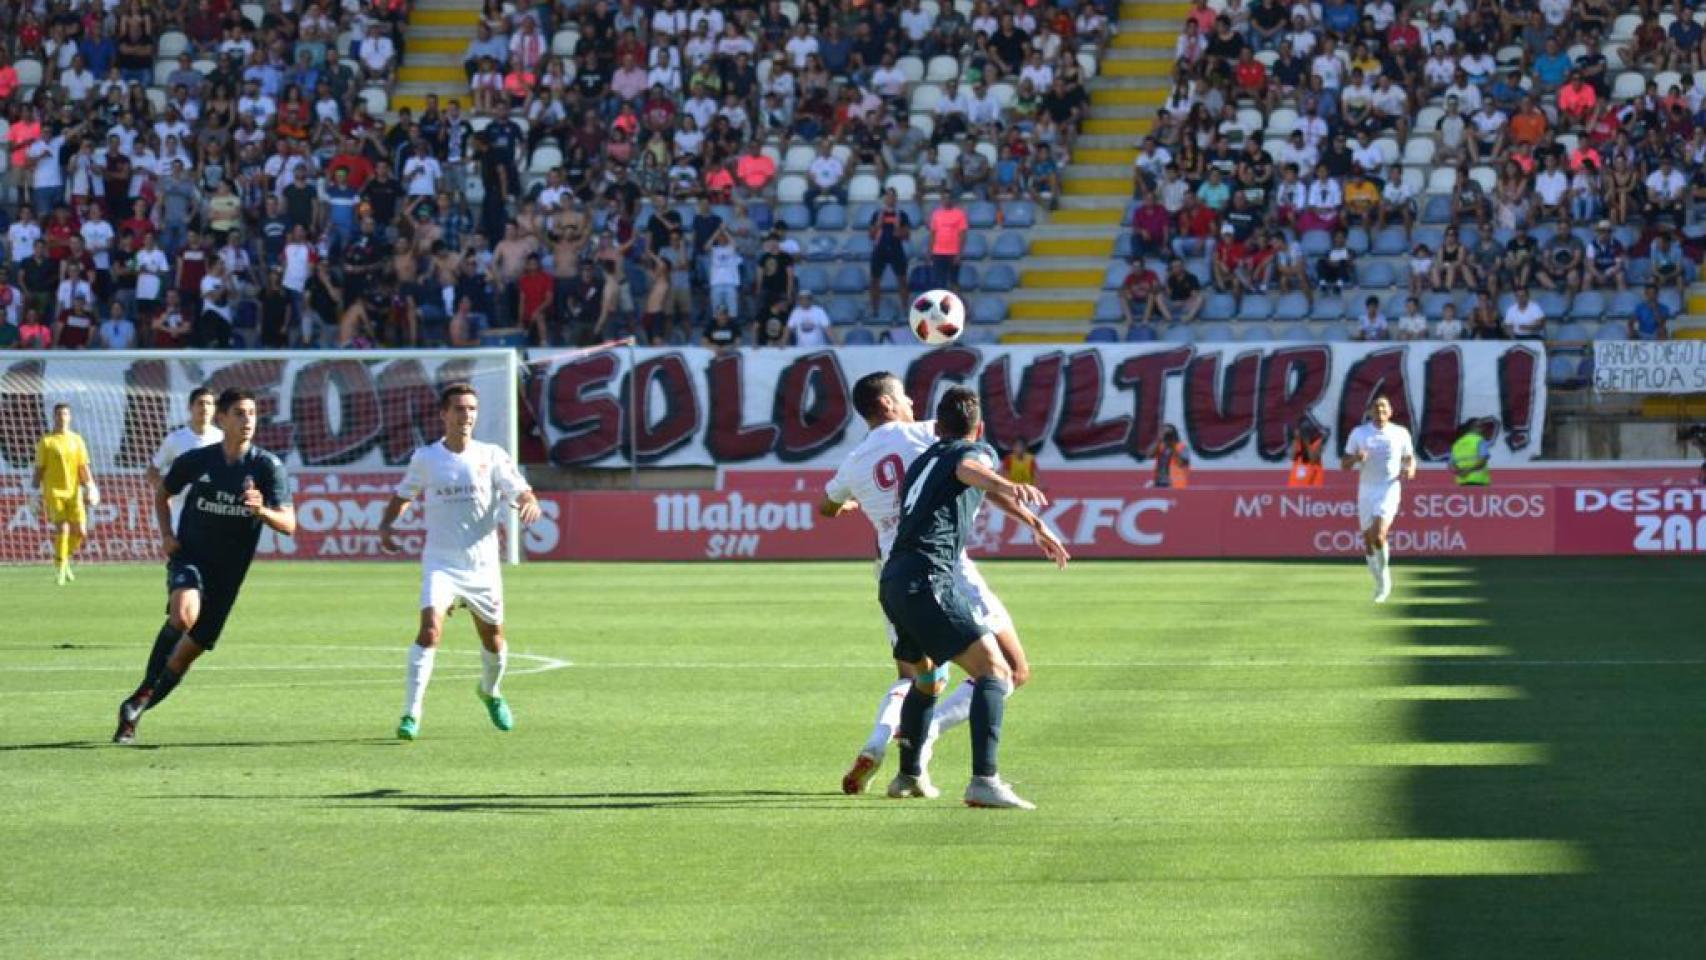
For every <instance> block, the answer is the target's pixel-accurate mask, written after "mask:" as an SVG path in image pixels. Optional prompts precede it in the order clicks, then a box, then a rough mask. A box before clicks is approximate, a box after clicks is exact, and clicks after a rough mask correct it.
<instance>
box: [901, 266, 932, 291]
mask: <svg viewBox="0 0 1706 960" xmlns="http://www.w3.org/2000/svg"><path fill="white" fill-rule="evenodd" d="M906 285H907V286H909V287H911V288H912V289H914V290H929V289H930V288H931V287H934V286H935V285H936V271H935V268H933V267H931V266H930V265H929V264H927V263H920V264H917V265H915V266H913V268H912V269H911V270H909V271H907V273H906Z"/></svg>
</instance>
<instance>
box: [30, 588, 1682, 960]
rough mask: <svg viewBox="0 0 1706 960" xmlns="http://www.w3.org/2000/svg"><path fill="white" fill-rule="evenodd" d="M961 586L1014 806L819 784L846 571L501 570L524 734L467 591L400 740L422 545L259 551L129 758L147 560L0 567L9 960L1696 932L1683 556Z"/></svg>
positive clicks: (988, 948) (837, 718)
mask: <svg viewBox="0 0 1706 960" xmlns="http://www.w3.org/2000/svg"><path fill="white" fill-rule="evenodd" d="M986 572H987V575H988V578H989V580H990V581H991V583H992V584H993V585H994V586H995V588H996V589H997V590H998V591H999V592H1000V593H1001V595H1002V596H1003V598H1004V599H1005V600H1006V602H1007V604H1008V606H1009V607H1010V608H1011V609H1012V611H1013V613H1014V616H1015V617H1016V619H1017V620H1018V622H1019V624H1020V627H1021V631H1022V634H1023V636H1024V638H1025V640H1026V643H1027V646H1028V647H1029V649H1030V651H1031V655H1032V658H1033V660H1034V662H1035V666H1036V676H1035V679H1034V680H1033V682H1032V684H1031V685H1030V686H1029V687H1027V688H1026V689H1024V690H1023V691H1021V692H1020V693H1019V694H1018V695H1017V696H1016V697H1015V698H1014V700H1013V701H1012V703H1011V704H1010V708H1009V711H1008V714H1007V725H1006V728H1005V731H1004V743H1003V752H1002V760H1003V773H1004V774H1005V775H1006V776H1007V777H1008V778H1009V779H1011V780H1013V781H1014V782H1015V783H1017V784H1018V786H1019V788H1020V791H1021V792H1022V793H1023V794H1024V795H1025V796H1027V797H1029V798H1031V799H1033V800H1035V801H1036V802H1037V803H1038V804H1039V805H1040V807H1041V809H1039V810H1038V811H1036V812H1035V813H1031V814H1024V813H1017V812H1012V813H1007V812H989V811H972V810H967V809H965V808H963V807H961V806H960V805H959V803H958V795H959V791H960V789H962V788H963V786H964V783H965V777H966V773H967V769H966V768H967V762H968V761H967V752H968V751H967V746H966V742H967V741H966V733H965V730H964V728H961V729H960V730H958V731H955V732H954V733H953V734H951V735H950V736H949V737H948V738H947V740H946V741H945V742H944V744H943V745H942V747H941V748H940V749H939V751H938V753H937V758H936V762H935V767H934V773H935V777H936V780H937V782H938V783H939V784H940V785H941V786H942V787H943V790H944V796H943V798H942V799H941V800H939V801H936V802H929V803H898V802H892V801H888V800H885V799H882V798H880V796H862V797H844V796H842V795H841V794H840V793H839V792H838V789H837V787H838V781H839V777H840V775H841V773H842V771H843V769H844V768H845V766H846V764H847V763H848V761H849V760H851V758H852V756H853V754H854V752H855V751H856V749H857V748H858V746H859V744H860V743H861V742H862V741H863V738H864V736H865V733H866V731H867V729H868V725H869V723H870V721H871V718H872V714H873V713H874V710H875V706H876V702H877V699H878V697H879V695H880V693H881V692H882V690H883V689H884V686H885V684H886V683H887V682H888V680H889V678H890V676H891V671H890V668H889V666H888V665H887V662H886V648H885V646H884V642H883V635H882V631H881V627H880V624H879V620H878V618H879V616H880V614H879V612H878V610H877V607H876V603H875V598H874V588H873V585H872V583H871V579H870V567H869V565H868V564H792V565H760V564H749V565H741V566H708V565H657V566H633V565H597V566H553V565H536V566H528V567H523V568H521V569H519V570H515V571H512V572H511V573H510V574H509V578H508V584H509V591H508V592H509V617H510V620H511V642H512V649H513V650H514V651H516V652H517V653H518V654H525V655H526V656H516V657H514V658H513V659H512V671H513V673H512V676H511V677H510V679H509V680H508V681H507V682H506V692H507V694H508V696H509V698H510V701H511V703H512V704H513V706H514V708H515V711H516V716H517V721H518V725H517V728H516V730H515V731H514V732H513V733H509V734H500V733H498V732H497V731H495V730H493V729H492V728H491V726H490V725H489V723H488V721H487V719H486V716H485V711H484V710H483V709H482V707H481V706H480V704H479V702H478V701H477V700H476V699H475V697H474V692H473V687H474V677H475V675H476V674H477V671H478V663H479V658H478V656H477V644H476V641H475V639H474V637H473V634H472V630H471V628H470V626H469V624H468V621H467V619H466V616H465V615H460V614H459V615H458V616H457V617H456V618H454V619H453V620H452V622H451V625H450V629H449V631H448V645H447V648H446V652H445V653H443V654H441V656H440V659H439V667H438V673H437V675H436V676H435V677H434V679H433V683H432V688H431V691H430V693H429V695H428V699H427V705H426V712H425V715H424V717H423V720H422V736H423V739H422V740H420V741H418V742H416V743H412V744H405V743H399V742H397V741H395V740H392V739H391V738H390V735H391V731H392V730H393V728H394V726H395V724H396V720H397V716H398V712H399V701H400V699H401V686H402V670H403V650H404V647H405V645H406V644H407V643H408V642H409V640H410V638H411V636H412V633H413V623H414V612H413V607H414V602H415V599H416V583H417V579H416V578H417V571H416V568H414V567H412V566H405V565H374V566H353V565H351V566H319V565H288V564H263V565H261V566H259V567H257V568H256V570H255V571H254V573H253V575H252V576H251V578H250V583H249V586H248V589H247V590H246V592H245V595H244V597H243V599H242V600H241V602H240V603H239V605H238V608H237V611H236V613H235V614H234V616H233V620H232V623H231V626H230V628H229V630H228V631H227V633H226V636H225V638H224V640H223V641H222V643H221V646H220V648H219V649H218V651H217V652H215V653H214V654H212V655H210V656H209V657H207V658H204V659H203V660H202V661H201V664H200V665H198V667H197V668H196V669H195V671H194V672H193V673H192V674H191V676H190V678H189V679H188V680H187V681H186V683H185V684H184V686H183V687H182V688H181V689H180V690H179V691H178V692H177V693H176V694H175V695H174V696H173V699H172V700H171V701H170V702H169V703H168V704H166V705H165V706H164V707H162V708H161V709H160V710H159V711H157V712H155V713H151V714H149V715H148V716H147V717H146V719H145V720H144V722H143V724H142V728H141V740H140V742H139V744H138V745H137V746H135V747H132V748H119V747H112V746H110V745H108V744H107V743H106V738H107V737H108V736H109V735H110V733H111V728H112V723H113V711H114V707H115V705H116V704H117V702H118V701H119V699H120V698H121V697H122V696H123V695H124V694H126V693H128V692H129V690H130V689H131V688H132V687H133V686H134V685H135V683H136V681H137V679H138V674H139V672H140V670H141V666H142V662H143V660H144V658H145V656H146V652H147V649H148V645H149V643H150V642H151V640H152V637H153V635H154V631H155V629H156V628H157V626H158V624H159V620H160V617H159V614H160V610H161V607H162V603H163V595H162V574H161V572H160V571H159V570H158V569H157V568H154V567H147V568H143V567H129V568H125V567H119V568H95V567H85V568H83V569H82V571H81V578H80V580H79V582H77V583H76V584H74V585H73V586H71V587H67V588H65V589H56V588H54V587H53V586H52V585H51V573H50V571H48V570H47V569H45V568H34V569H27V570H26V569H5V570H0V589H3V590H4V595H5V596H6V597H7V598H8V599H9V601H10V610H9V611H8V617H7V626H6V627H5V628H4V629H3V630H0V773H3V783H4V787H3V788H0V864H4V867H3V868H0V955H3V956H6V957H8V958H31V960H34V958H42V957H55V958H58V957H68V958H87V957H108V956H123V957H126V958H148V957H172V958H187V957H242V958H245V960H254V958H263V957H351V958H363V960H368V958H389V957H408V958H418V957H457V958H461V957H501V958H522V957H549V958H553V960H558V958H563V957H604V956H648V957H671V958H675V957H700V956H712V957H716V956H727V957H749V956H767V957H768V956H778V957H807V958H818V957H889V956H896V955H902V954H913V955H919V956H953V957H960V956H963V957H991V956H1000V957H1024V958H1033V957H1061V958H1081V957H1162V958H1194V957H1253V958H1254V957H1259V958H1274V957H1307V958H1318V957H1320V958H1363V957H1371V958H1418V960H1421V958H1426V960H1434V958H1479V957H1488V958H1492V957H1498V958H1503V960H1510V958H1517V960H1522V958H1547V960H1554V958H1560V957H1584V958H1587V957H1592V958H1609V957H1631V958H1667V957H1697V956H1699V952H1698V951H1699V950H1700V943H1701V939H1702V934H1703V933H1706V879H1703V872H1702V871H1703V868H1706V568H1703V567H1702V565H1701V562H1700V561H1699V560H1686V559H1683V560H1663V561H1661V560H1627V561H1598V560H1595V561H1574V560H1546V561H1476V562H1455V563H1442V564H1427V565H1424V564H1419V563H1414V562H1404V561H1400V562H1399V564H1398V566H1397V567H1396V577H1397V589H1396V593H1395V595H1394V597H1393V600H1392V602H1391V603H1389V604H1387V605H1386V606H1384V607H1376V606H1374V605H1372V604H1371V603H1369V602H1368V593H1369V589H1370V585H1369V578H1368V576H1367V573H1366V571H1365V570H1364V568H1363V566H1362V565H1361V564H1360V563H1355V562H1336V563H1288V564H1278V563H1271V564H1236V563H1177V564H1165V563H1145V564H1126V563H1096V564H1082V565H1079V566H1077V567H1074V568H1073V569H1072V570H1070V571H1068V572H1066V573H1064V574H1061V573H1056V572H1055V571H1053V570H1052V569H1049V568H1047V567H1045V566H1044V565H1043V564H1041V563H1030V564H1017V563H1006V564H1000V563H996V564H988V565H987V566H986ZM894 763H895V754H894V753H892V752H891V755H890V759H889V760H888V762H887V764H886V765H885V767H884V769H883V770H882V771H881V772H880V773H879V774H878V776H877V778H876V779H875V781H874V785H875V786H876V787H878V788H879V789H880V788H881V786H882V784H883V783H884V782H886V779H887V777H888V776H889V775H890V774H892V772H893V770H894Z"/></svg>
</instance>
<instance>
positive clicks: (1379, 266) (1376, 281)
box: [1357, 260, 1398, 290]
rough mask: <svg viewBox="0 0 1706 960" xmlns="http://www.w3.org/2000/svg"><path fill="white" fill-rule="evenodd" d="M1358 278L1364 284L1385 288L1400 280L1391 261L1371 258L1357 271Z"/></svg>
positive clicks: (1378, 288) (1377, 288)
mask: <svg viewBox="0 0 1706 960" xmlns="http://www.w3.org/2000/svg"><path fill="white" fill-rule="evenodd" d="M1357 280H1358V282H1359V283H1361V284H1362V286H1365V287H1372V288H1374V289H1376V290H1385V289H1386V288H1387V287H1390V286H1392V285H1393V284H1396V283H1397V282H1398V275H1397V273H1396V272H1395V271H1393V269H1392V265H1391V264H1390V263H1387V262H1386V261H1384V260H1371V261H1369V262H1368V263H1365V264H1363V266H1362V269H1361V270H1359V271H1358V272H1357Z"/></svg>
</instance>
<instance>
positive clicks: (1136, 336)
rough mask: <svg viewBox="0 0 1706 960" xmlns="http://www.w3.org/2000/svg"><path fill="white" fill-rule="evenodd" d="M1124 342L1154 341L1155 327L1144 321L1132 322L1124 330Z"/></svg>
mask: <svg viewBox="0 0 1706 960" xmlns="http://www.w3.org/2000/svg"><path fill="white" fill-rule="evenodd" d="M1125 342H1126V343H1154V342H1155V328H1154V327H1152V326H1150V325H1148V324H1146V323H1134V324H1132V325H1131V329H1130V330H1127V331H1126V332H1125Z"/></svg>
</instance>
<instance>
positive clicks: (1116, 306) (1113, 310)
mask: <svg viewBox="0 0 1706 960" xmlns="http://www.w3.org/2000/svg"><path fill="white" fill-rule="evenodd" d="M1124 319H1125V313H1124V311H1122V310H1121V309H1120V295H1119V294H1117V293H1101V294H1097V295H1096V306H1095V309H1094V310H1092V311H1091V313H1090V320H1091V322H1093V323H1117V322H1119V321H1121V320H1124Z"/></svg>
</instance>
